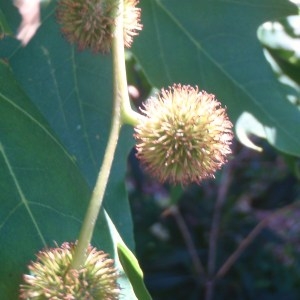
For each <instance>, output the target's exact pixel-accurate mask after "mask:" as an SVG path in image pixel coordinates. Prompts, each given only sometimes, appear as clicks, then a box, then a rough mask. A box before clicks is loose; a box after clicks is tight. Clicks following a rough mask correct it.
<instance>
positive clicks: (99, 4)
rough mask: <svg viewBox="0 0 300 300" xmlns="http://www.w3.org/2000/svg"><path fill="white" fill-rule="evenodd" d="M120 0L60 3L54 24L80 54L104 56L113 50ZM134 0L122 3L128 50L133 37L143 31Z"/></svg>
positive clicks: (125, 40)
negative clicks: (88, 52)
mask: <svg viewBox="0 0 300 300" xmlns="http://www.w3.org/2000/svg"><path fill="white" fill-rule="evenodd" d="M118 1H119V0H59V2H58V6H57V20H58V22H59V23H60V24H61V31H62V32H63V34H64V35H65V37H66V38H67V39H68V41H69V42H70V43H74V44H77V45H78V48H79V49H80V50H84V49H91V50H92V51H93V52H94V53H97V52H102V53H107V52H109V51H110V49H111V46H112V39H113V32H114V27H115V19H116V8H117V6H118ZM137 3H138V1H137V0H125V2H124V13H123V20H124V25H123V28H124V44H125V46H126V47H130V46H131V43H132V40H133V36H135V35H137V31H138V30H141V29H142V25H140V23H139V22H140V9H139V8H136V7H135V6H136V4H137Z"/></svg>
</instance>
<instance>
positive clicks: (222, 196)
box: [205, 163, 231, 300]
mask: <svg viewBox="0 0 300 300" xmlns="http://www.w3.org/2000/svg"><path fill="white" fill-rule="evenodd" d="M230 183H231V164H230V163H228V164H227V166H226V167H225V168H224V170H223V173H222V177H221V185H220V188H219V191H218V196H217V200H216V204H215V208H214V212H213V220H212V225H211V231H210V235H209V251H208V264H207V272H208V281H207V283H206V295H205V300H211V299H212V297H213V290H214V273H215V268H216V256H217V240H218V235H219V227H220V220H221V210H222V208H223V205H224V203H225V200H226V196H227V191H228V188H229V186H230Z"/></svg>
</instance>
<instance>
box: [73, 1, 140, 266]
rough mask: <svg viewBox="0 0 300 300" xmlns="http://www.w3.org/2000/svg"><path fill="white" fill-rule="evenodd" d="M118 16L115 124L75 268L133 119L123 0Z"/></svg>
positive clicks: (88, 211)
mask: <svg viewBox="0 0 300 300" xmlns="http://www.w3.org/2000/svg"><path fill="white" fill-rule="evenodd" d="M116 15H117V16H118V17H117V19H116V27H115V33H114V38H113V49H112V52H113V73H114V108H113V115H112V125H111V130H110V135H109V139H108V143H107V147H106V151H105V155H104V158H103V163H102V166H101V170H100V172H99V175H98V178H97V182H96V185H95V188H94V190H93V193H92V197H91V200H90V204H89V207H88V210H87V213H86V216H85V219H84V221H83V225H82V227H81V231H80V234H79V238H78V243H77V247H76V250H75V253H74V258H73V261H72V264H71V268H73V269H78V268H80V266H82V265H83V264H84V262H85V259H86V250H87V248H88V246H89V244H90V243H91V239H92V236H93V231H94V228H95V225H96V221H97V218H98V215H99V212H100V209H101V206H102V202H103V197H104V192H105V189H106V186H107V182H108V178H109V174H110V170H111V166H112V163H113V159H114V154H115V150H116V147H117V142H118V138H119V134H120V128H121V125H122V122H123V120H124V121H125V120H131V119H132V117H130V115H131V114H130V113H129V114H127V113H124V112H123V111H124V110H125V109H124V108H125V107H126V111H127V110H128V107H127V106H128V105H129V106H130V104H129V97H128V92H127V79H126V69H125V55H124V44H123V0H120V1H119V5H118V8H117V11H116ZM127 101H128V102H127ZM124 102H125V103H124ZM130 110H131V108H130ZM121 111H122V112H121ZM133 120H134V118H133ZM131 121H132V120H131Z"/></svg>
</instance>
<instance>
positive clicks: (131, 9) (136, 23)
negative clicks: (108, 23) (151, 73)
mask: <svg viewBox="0 0 300 300" xmlns="http://www.w3.org/2000/svg"><path fill="white" fill-rule="evenodd" d="M138 3H139V1H138V0H124V13H123V28H124V32H123V34H124V45H125V47H127V48H130V47H131V44H132V42H133V38H134V37H135V36H137V35H138V34H139V33H138V31H140V30H142V28H143V25H142V24H141V23H140V22H141V9H140V8H138V7H136V6H137V5H138Z"/></svg>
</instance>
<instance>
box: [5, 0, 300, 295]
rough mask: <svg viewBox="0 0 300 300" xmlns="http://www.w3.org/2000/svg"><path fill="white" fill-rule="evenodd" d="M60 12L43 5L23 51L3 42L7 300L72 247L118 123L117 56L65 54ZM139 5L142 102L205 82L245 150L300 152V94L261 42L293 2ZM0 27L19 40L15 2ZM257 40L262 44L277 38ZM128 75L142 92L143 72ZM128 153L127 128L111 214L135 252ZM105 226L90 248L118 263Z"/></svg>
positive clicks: (108, 204)
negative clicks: (59, 251)
mask: <svg viewBox="0 0 300 300" xmlns="http://www.w3.org/2000/svg"><path fill="white" fill-rule="evenodd" d="M55 5H56V2H55V1H51V2H50V4H48V5H45V6H43V9H42V24H41V27H40V28H39V30H38V32H37V34H36V35H35V36H34V38H33V39H32V40H31V41H30V43H29V44H28V46H26V47H25V48H23V47H21V46H20V43H19V42H18V41H16V40H15V39H14V38H13V36H10V35H9V34H8V35H5V36H4V33H2V34H1V36H3V39H2V40H0V58H1V64H0V164H1V165H0V170H1V172H0V187H1V196H0V205H1V209H0V241H1V244H2V245H5V246H3V247H1V248H0V261H1V273H0V293H1V295H3V296H4V297H6V298H7V299H14V298H16V295H17V289H18V284H19V282H20V278H21V274H22V273H23V272H24V271H25V269H26V264H27V262H28V261H30V260H31V259H34V253H36V252H37V251H38V250H40V249H41V248H43V247H45V246H46V245H48V246H53V245H54V241H56V242H57V243H58V244H60V243H61V242H63V241H66V240H74V239H76V237H77V234H78V231H79V228H80V223H81V221H82V218H83V216H84V212H85V208H86V206H87V202H88V199H89V195H90V192H91V189H92V187H93V184H94V182H95V179H96V174H97V172H98V169H99V167H100V165H101V161H102V157H103V153H104V149H105V146H106V141H107V136H108V131H109V127H110V121H111V120H110V118H111V110H112V60H111V55H107V56H101V55H100V56H99V55H95V54H93V53H90V52H89V51H84V52H79V51H78V50H77V49H76V47H74V46H72V45H69V44H68V43H67V42H66V41H65V40H64V38H63V37H62V35H61V33H60V30H59V26H58V24H57V23H56V19H55ZM140 7H141V8H142V23H143V25H144V28H143V31H142V32H141V34H140V36H139V37H138V38H136V40H135V42H134V45H133V48H132V54H133V55H134V57H135V58H136V59H137V61H138V63H139V64H138V66H139V67H141V68H142V70H143V73H144V74H145V76H146V78H147V80H148V83H146V84H144V85H146V86H147V88H146V91H145V94H147V92H148V90H149V88H151V87H156V88H161V87H166V86H168V85H171V84H172V83H174V82H176V83H179V82H180V83H182V84H191V85H194V84H197V85H198V86H199V87H200V89H205V90H207V91H208V92H210V93H213V94H215V95H216V96H217V98H218V100H219V101H221V102H222V103H223V104H224V105H226V106H227V108H228V113H229V115H230V117H231V119H232V121H233V122H234V123H235V124H236V125H237V126H236V131H237V134H238V135H239V137H240V139H241V140H242V141H244V142H245V143H248V144H249V141H248V138H247V136H248V134H249V133H253V131H255V132H254V133H255V134H257V135H258V136H261V137H265V138H266V139H267V141H268V142H269V143H270V144H271V145H273V146H274V147H275V148H276V149H277V150H280V151H281V152H284V153H286V155H292V156H299V155H300V150H299V149H300V139H299V137H300V113H299V109H298V107H297V106H296V104H295V101H294V102H293V103H292V102H291V101H289V100H288V98H287V95H290V94H293V95H294V96H296V97H299V94H298V92H299V91H298V90H297V88H295V85H294V86H293V89H291V88H287V87H285V86H284V85H282V84H281V83H280V82H279V81H278V80H277V78H276V76H275V75H274V73H273V72H272V69H271V68H270V66H269V65H268V63H267V61H266V59H265V57H264V55H263V51H262V47H261V45H260V43H259V40H258V39H257V36H256V32H257V29H258V27H259V26H260V25H261V24H263V23H264V22H266V21H268V20H274V19H277V18H283V17H285V16H287V15H296V14H297V8H296V6H294V5H293V4H291V3H289V2H288V1H285V0H237V1H226V0H222V1H221V0H213V1H211V0H201V1H198V0H189V1H188V3H186V4H185V5H182V3H181V2H180V1H176V0H141V3H140ZM0 24H1V26H0V28H2V30H3V29H4V32H10V31H11V32H13V33H16V31H17V28H18V26H19V24H20V16H19V14H18V12H17V10H16V8H15V7H14V6H13V4H12V2H11V1H10V0H4V1H2V2H1V4H0ZM271 38H272V39H274V37H273V36H272V37H271ZM293 38H295V39H297V36H295V35H294V36H293ZM260 39H261V40H262V41H263V44H264V45H265V46H266V45H268V43H267V42H268V41H270V37H265V36H264V37H262V38H261V37H260ZM129 75H130V76H129V78H130V80H131V83H132V84H135V85H137V86H141V84H140V81H141V80H142V79H141V77H140V74H139V76H137V77H136V76H135V74H129ZM142 78H143V77H142ZM142 85H143V84H142ZM296 87H297V85H296ZM296 103H297V102H296ZM245 120H246V121H245ZM254 128H255V130H254ZM132 146H133V139H132V129H131V128H128V127H124V128H123V131H122V135H121V139H120V142H119V145H118V150H117V155H116V157H115V161H114V165H113V170H112V174H111V177H110V181H109V186H108V189H107V192H106V197H105V209H106V210H107V212H108V214H109V216H110V218H111V219H112V222H113V224H114V226H115V227H116V228H117V230H118V231H119V233H120V235H121V237H122V238H123V240H124V241H125V242H126V244H127V245H128V246H129V247H130V248H131V249H134V238H133V230H132V220H131V211H130V207H129V203H128V199H127V195H126V189H125V184H124V178H125V173H126V159H127V155H128V153H129V151H130V149H131V147H132ZM108 228H109V227H108V224H107V220H106V218H105V216H104V214H103V215H102V216H101V217H100V218H99V221H98V224H97V228H96V232H95V235H94V240H93V244H94V246H96V247H98V248H101V249H103V250H106V251H108V252H109V253H111V255H112V256H113V257H115V253H114V244H115V242H114V234H113V233H112V231H111V230H110V229H108ZM122 280H124V281H122V283H121V284H122V286H123V287H124V291H126V293H128V294H127V297H130V293H131V292H132V291H131V287H130V285H129V283H128V281H127V279H126V278H123V277H122Z"/></svg>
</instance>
